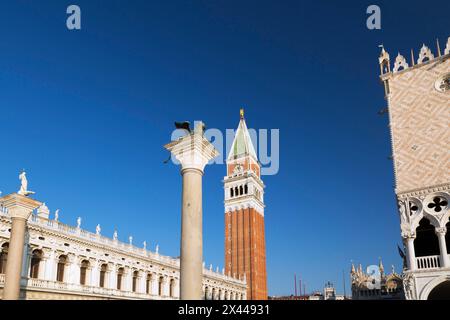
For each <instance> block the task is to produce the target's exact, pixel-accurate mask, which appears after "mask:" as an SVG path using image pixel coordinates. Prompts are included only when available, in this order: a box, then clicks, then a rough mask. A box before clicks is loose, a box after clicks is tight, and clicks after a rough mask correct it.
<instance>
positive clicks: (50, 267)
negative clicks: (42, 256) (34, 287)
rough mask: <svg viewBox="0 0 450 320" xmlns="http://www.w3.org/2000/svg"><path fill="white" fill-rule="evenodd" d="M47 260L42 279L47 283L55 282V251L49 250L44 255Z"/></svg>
mask: <svg viewBox="0 0 450 320" xmlns="http://www.w3.org/2000/svg"><path fill="white" fill-rule="evenodd" d="M46 256H47V260H46V262H45V275H44V279H45V280H49V281H55V279H56V274H55V270H56V259H55V257H56V251H55V250H50V251H47V253H46Z"/></svg>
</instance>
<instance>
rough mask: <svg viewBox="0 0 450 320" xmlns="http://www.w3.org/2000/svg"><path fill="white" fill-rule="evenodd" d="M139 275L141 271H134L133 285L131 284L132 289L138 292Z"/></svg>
mask: <svg viewBox="0 0 450 320" xmlns="http://www.w3.org/2000/svg"><path fill="white" fill-rule="evenodd" d="M138 276H139V272H138V271H134V272H133V285H132V286H131V290H132V291H133V292H136V288H137V280H138Z"/></svg>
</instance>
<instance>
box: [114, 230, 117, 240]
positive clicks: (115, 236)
mask: <svg viewBox="0 0 450 320" xmlns="http://www.w3.org/2000/svg"><path fill="white" fill-rule="evenodd" d="M113 240H117V230H114V233H113Z"/></svg>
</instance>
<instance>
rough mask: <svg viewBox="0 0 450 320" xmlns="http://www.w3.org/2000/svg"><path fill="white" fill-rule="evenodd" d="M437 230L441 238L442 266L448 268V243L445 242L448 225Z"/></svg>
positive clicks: (449, 264) (449, 265)
mask: <svg viewBox="0 0 450 320" xmlns="http://www.w3.org/2000/svg"><path fill="white" fill-rule="evenodd" d="M435 232H436V235H437V236H438V239H439V249H440V255H441V268H448V267H450V262H449V260H448V254H447V244H446V243H445V234H446V233H447V228H446V227H442V228H436V230H435Z"/></svg>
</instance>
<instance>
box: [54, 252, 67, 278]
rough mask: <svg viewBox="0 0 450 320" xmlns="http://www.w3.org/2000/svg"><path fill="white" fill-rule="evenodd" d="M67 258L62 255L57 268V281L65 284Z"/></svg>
mask: <svg viewBox="0 0 450 320" xmlns="http://www.w3.org/2000/svg"><path fill="white" fill-rule="evenodd" d="M66 264H67V256H65V255H62V256H60V257H59V259H58V266H57V268H56V281H59V282H64V271H65V269H66Z"/></svg>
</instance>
